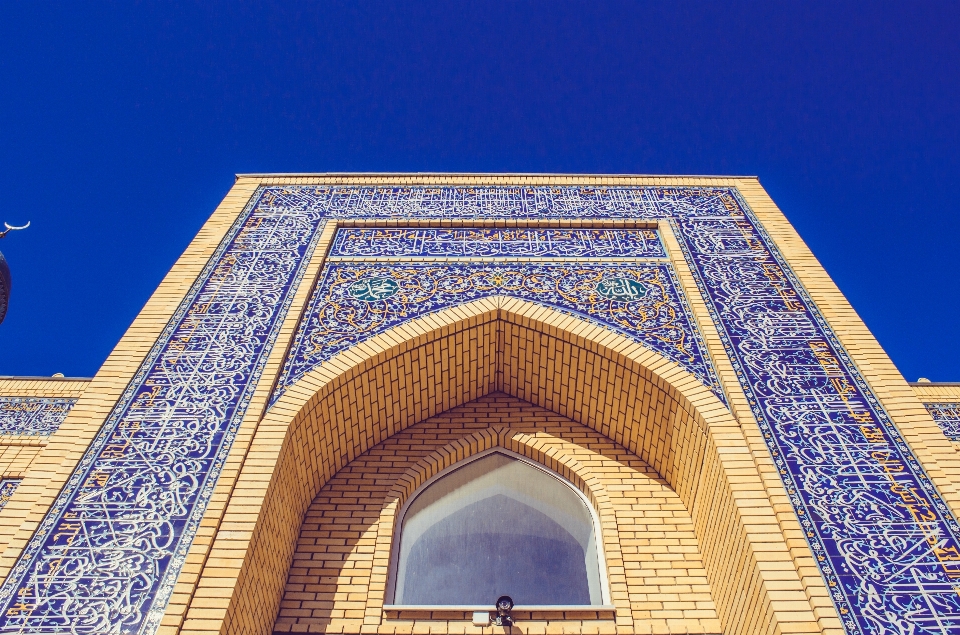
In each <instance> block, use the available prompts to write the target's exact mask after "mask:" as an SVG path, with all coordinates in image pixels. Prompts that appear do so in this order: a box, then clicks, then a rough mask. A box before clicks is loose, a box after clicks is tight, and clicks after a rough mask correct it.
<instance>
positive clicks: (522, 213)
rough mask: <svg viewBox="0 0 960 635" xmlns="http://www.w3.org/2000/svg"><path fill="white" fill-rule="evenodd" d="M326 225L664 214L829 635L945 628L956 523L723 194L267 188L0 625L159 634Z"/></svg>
mask: <svg viewBox="0 0 960 635" xmlns="http://www.w3.org/2000/svg"><path fill="white" fill-rule="evenodd" d="M323 218H369V219H376V218H401V219H402V218H464V219H470V220H473V219H479V218H514V219H516V218H630V219H644V220H658V219H669V220H670V221H671V222H672V223H673V226H674V228H675V231H676V234H677V237H678V239H679V241H680V243H681V246H682V248H683V250H684V254H685V257H686V258H687V260H688V262H689V263H690V265H691V268H692V270H693V271H694V275H695V277H696V279H697V282H698V284H699V286H700V290H701V293H702V294H703V296H704V299H705V301H706V303H707V306H708V308H709V310H710V311H711V313H712V315H713V317H714V319H715V321H716V323H717V326H718V330H719V331H720V334H721V338H722V339H723V342H724V345H725V347H726V350H727V353H728V355H729V356H730V358H731V361H732V362H733V364H734V367H735V369H736V370H737V373H738V378H739V380H740V383H741V386H742V388H743V390H744V391H745V393H746V394H747V397H748V399H749V400H750V403H751V406H752V408H753V412H754V414H755V416H756V417H757V419H758V421H759V423H760V426H761V429H762V430H763V433H764V438H765V440H766V443H767V445H768V447H769V449H770V452H771V453H772V455H773V457H774V459H775V461H776V464H777V466H778V468H779V471H780V476H781V478H782V479H783V482H784V485H785V487H786V489H787V491H788V493H789V495H790V500H791V503H792V504H793V506H794V509H795V510H796V513H797V516H798V517H799V519H800V522H801V524H802V526H803V528H804V531H805V535H806V539H807V541H808V543H809V545H810V548H811V549H812V551H813V553H814V554H815V557H816V559H817V564H818V566H819V567H820V570H821V573H822V574H823V576H824V578H825V580H826V581H827V584H828V588H829V589H830V591H831V593H832V599H833V601H834V604H835V605H836V607H837V609H838V611H839V613H840V616H841V619H842V622H843V626H844V628H845V629H846V631H847V632H848V633H850V634H853V633H867V634H870V635H894V634H897V635H931V634H934V633H939V634H945V633H956V632H958V631H960V538H958V537H960V526H958V524H957V522H956V520H955V519H954V518H953V516H952V515H951V514H950V512H949V510H948V509H947V506H946V504H945V503H944V502H943V500H942V498H941V497H940V494H939V493H938V492H937V490H936V488H935V487H934V485H933V484H932V483H931V482H930V479H929V477H928V476H927V474H926V473H925V472H924V470H923V468H922V467H921V466H920V464H919V462H918V461H917V459H916V457H915V456H914V455H913V454H912V452H911V451H910V449H909V447H908V446H907V445H906V443H905V442H904V440H903V438H902V437H901V435H900V433H899V431H898V430H897V428H896V426H895V425H894V424H893V423H892V422H891V421H890V418H889V416H888V415H887V413H886V412H885V411H884V410H883V408H882V407H881V405H880V404H879V402H878V400H877V398H876V396H875V395H874V394H873V392H872V391H871V389H870V387H869V386H868V385H867V384H866V382H865V381H864V379H863V376H862V375H861V373H860V371H859V370H858V369H857V367H856V365H855V364H854V363H853V361H852V360H851V359H850V357H849V356H848V354H847V353H846V351H845V350H844V349H843V347H842V346H841V344H840V343H839V341H838V340H837V338H836V335H835V334H834V333H833V331H832V330H831V329H830V326H829V325H828V324H827V322H826V320H825V319H824V317H823V316H822V315H821V314H820V312H819V311H818V309H817V307H816V306H815V305H814V303H813V302H812V301H811V300H810V298H809V296H808V295H807V294H806V292H805V290H804V289H803V287H802V285H801V284H800V283H799V282H798V281H797V279H796V277H795V276H794V274H793V272H792V271H791V270H790V269H789V267H788V266H787V264H786V262H785V261H784V260H783V258H782V256H781V255H780V253H779V251H778V250H777V248H776V246H775V245H774V243H773V242H772V240H771V239H770V238H769V236H767V234H766V233H765V232H764V231H763V229H762V228H761V226H760V225H759V223H758V222H757V220H756V218H755V217H754V215H753V213H752V211H751V210H750V209H749V208H748V207H747V206H746V204H745V203H744V202H743V200H742V199H741V198H740V196H739V194H738V193H737V191H736V190H734V189H730V188H685V187H676V188H673V187H559V186H543V187H406V188H390V187H343V186H322V187H321V186H288V187H287V186H284V187H281V186H277V187H264V188H261V189H260V190H259V192H258V193H257V195H256V198H255V200H254V201H253V203H252V205H251V206H250V207H249V208H248V209H247V210H246V211H245V213H244V214H243V216H242V217H241V219H240V221H239V222H238V225H237V226H236V227H235V229H234V230H233V232H232V233H231V235H230V236H229V237H228V240H227V241H225V243H224V245H223V246H222V247H221V249H220V250H218V251H217V253H216V254H214V256H213V258H212V259H211V261H210V263H209V265H208V267H207V269H206V270H205V272H204V274H203V275H202V276H201V278H200V280H199V282H198V284H197V286H196V287H195V288H194V290H192V291H191V293H190V295H189V296H188V298H187V300H186V301H185V302H184V304H183V305H182V306H181V308H180V309H179V310H178V313H177V315H175V316H174V318H173V320H171V322H170V325H169V326H168V328H167V330H166V331H165V332H164V334H163V336H162V337H161V338H160V339H159V340H158V342H157V345H156V347H155V348H154V349H153V351H152V352H151V353H150V356H149V358H148V360H147V363H146V364H145V365H144V367H143V369H142V370H141V371H140V372H139V373H138V375H137V377H136V378H135V379H134V381H133V382H132V383H131V385H130V387H129V388H128V390H127V392H126V393H125V394H124V397H123V398H122V399H121V400H120V402H119V404H118V405H117V407H116V408H115V410H114V412H113V414H112V415H111V417H110V419H109V420H108V422H107V424H106V425H105V426H104V428H103V432H102V433H101V434H100V435H99V436H98V438H97V441H96V442H95V443H94V444H93V445H92V446H91V448H90V450H89V451H88V452H87V453H86V454H85V455H84V457H83V459H82V460H81V463H80V465H79V466H78V468H77V471H76V472H75V474H74V475H73V476H72V477H71V479H70V481H69V482H68V484H67V485H66V486H65V487H64V489H63V492H62V493H61V495H60V496H59V497H58V499H57V501H56V503H55V505H54V507H53V508H52V509H51V512H50V514H49V515H48V516H47V518H45V519H44V521H43V523H42V524H41V528H40V529H39V531H38V532H37V534H36V535H35V536H34V538H33V539H32V540H31V541H30V543H29V544H28V547H27V549H26V551H25V553H24V555H23V556H22V557H21V559H20V560H19V561H18V562H17V564H16V566H15V568H14V570H13V571H12V572H11V575H10V576H9V577H8V578H7V580H6V581H5V583H4V585H3V586H2V587H0V607H2V609H3V612H2V618H0V619H2V621H0V632H2V633H50V632H56V631H67V632H72V633H100V632H116V633H124V632H129V633H147V632H153V631H154V630H155V629H156V626H157V623H158V620H159V617H160V615H161V614H162V611H163V607H164V605H165V604H166V601H167V599H168V597H169V593H170V590H171V588H172V583H173V580H174V579H175V578H176V575H177V574H178V572H179V570H180V568H181V566H182V564H183V554H185V552H186V549H187V547H188V545H189V542H190V540H191V539H192V537H193V535H194V532H195V531H196V525H197V522H198V521H199V519H200V517H201V516H202V514H203V510H204V508H205V506H206V503H207V501H208V500H209V495H210V493H211V492H212V487H213V484H214V482H215V480H216V477H217V475H218V473H219V469H220V467H221V466H222V461H223V458H224V457H225V456H226V452H227V451H228V450H229V446H230V443H231V441H232V435H233V433H234V431H235V430H236V425H237V422H238V421H239V418H240V417H241V416H242V415H243V413H244V411H245V410H246V407H247V404H248V403H249V394H250V391H251V390H252V386H253V385H254V383H255V382H256V379H257V378H258V377H259V373H260V370H261V369H262V364H263V360H264V359H265V355H266V352H267V351H268V350H269V348H270V346H271V345H272V342H273V338H275V337H276V332H277V328H278V325H279V323H280V319H281V318H282V315H283V314H284V312H285V311H286V307H287V306H288V302H289V297H290V290H291V289H292V288H294V287H295V285H296V284H297V280H298V277H299V276H300V275H301V272H302V267H303V263H304V262H305V260H306V257H307V256H308V255H309V253H310V251H311V249H312V245H313V244H314V243H313V240H314V239H315V237H316V236H317V227H318V226H319V224H320V222H321V221H322V219H323ZM393 282H394V283H396V285H397V291H396V293H399V288H400V283H399V282H397V281H396V280H394V281H393ZM630 286H631V285H629V284H626V286H624V283H622V282H620V283H616V284H610V285H605V286H604V287H603V290H601V288H600V287H599V286H598V288H597V289H596V291H597V293H598V294H600V295H603V294H608V293H609V294H616V293H620V292H621V291H619V290H618V289H624V290H625V289H626V288H627V287H630ZM624 292H626V291H624ZM390 293H394V290H393V284H390V283H389V282H380V281H372V280H371V281H369V283H367V284H365V285H363V287H362V288H361V287H360V286H358V287H357V288H356V294H357V296H356V297H357V298H361V297H369V298H371V299H372V300H373V301H375V302H378V301H382V298H383V296H385V295H387V294H390ZM191 320H192V322H191ZM186 326H190V328H189V329H186V328H185V327H186ZM78 528H82V531H81V530H80V529H78ZM131 545H135V546H131ZM54 562H57V563H62V562H67V563H68V565H69V567H67V568H64V569H62V571H69V572H70V576H69V577H68V576H67V574H66V573H59V572H57V571H55V570H54V565H53V563H54ZM68 598H69V601H67V599H68Z"/></svg>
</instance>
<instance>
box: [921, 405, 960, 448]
mask: <svg viewBox="0 0 960 635" xmlns="http://www.w3.org/2000/svg"><path fill="white" fill-rule="evenodd" d="M923 405H924V406H925V407H926V409H927V412H929V413H930V416H932V417H933V420H934V421H936V422H937V425H938V426H940V429H941V430H942V431H943V434H944V435H945V436H946V437H947V438H948V439H950V440H951V441H960V403H925V404H923Z"/></svg>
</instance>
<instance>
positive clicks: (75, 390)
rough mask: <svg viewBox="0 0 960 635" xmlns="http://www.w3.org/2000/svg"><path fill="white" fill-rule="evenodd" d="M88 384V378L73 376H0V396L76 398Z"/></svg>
mask: <svg viewBox="0 0 960 635" xmlns="http://www.w3.org/2000/svg"><path fill="white" fill-rule="evenodd" d="M88 385H90V380H89V379H77V378H74V377H60V378H54V377H49V378H48V377H0V397H64V398H70V397H72V398H74V399H76V398H78V397H80V395H82V394H83V391H84V390H86V388H87V386H88Z"/></svg>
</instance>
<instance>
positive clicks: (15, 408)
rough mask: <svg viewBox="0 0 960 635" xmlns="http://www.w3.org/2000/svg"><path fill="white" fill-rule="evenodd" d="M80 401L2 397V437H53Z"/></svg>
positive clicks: (54, 398)
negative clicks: (74, 405)
mask: <svg viewBox="0 0 960 635" xmlns="http://www.w3.org/2000/svg"><path fill="white" fill-rule="evenodd" d="M76 402H77V400H76V399H65V398H56V397H0V435H26V436H38V437H47V436H50V435H51V434H53V433H54V432H56V431H57V430H58V429H59V428H60V424H61V423H63V420H64V419H66V418H67V413H69V412H70V409H71V408H72V407H73V404H75V403H76Z"/></svg>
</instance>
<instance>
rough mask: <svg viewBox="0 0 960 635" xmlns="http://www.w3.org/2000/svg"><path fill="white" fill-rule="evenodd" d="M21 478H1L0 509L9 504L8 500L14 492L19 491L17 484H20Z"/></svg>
mask: <svg viewBox="0 0 960 635" xmlns="http://www.w3.org/2000/svg"><path fill="white" fill-rule="evenodd" d="M20 480H21V479H18V478H5V479H0V510H2V509H3V508H4V507H6V506H7V502H8V501H9V500H10V497H11V496H13V493H14V492H15V491H17V486H18V485H20Z"/></svg>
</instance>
